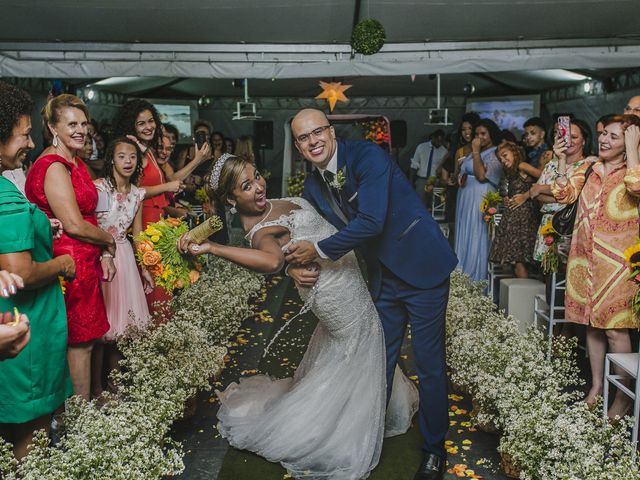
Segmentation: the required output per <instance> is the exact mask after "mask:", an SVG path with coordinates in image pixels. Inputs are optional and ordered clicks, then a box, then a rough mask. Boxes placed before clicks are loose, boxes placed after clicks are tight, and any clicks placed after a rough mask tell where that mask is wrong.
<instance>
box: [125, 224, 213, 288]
mask: <svg viewBox="0 0 640 480" xmlns="http://www.w3.org/2000/svg"><path fill="white" fill-rule="evenodd" d="M188 230H189V227H188V226H187V224H186V223H185V222H183V221H182V220H179V219H177V218H171V217H169V218H165V219H163V220H160V221H158V222H155V223H150V224H149V225H148V226H147V228H146V229H145V230H144V231H143V232H140V234H139V235H137V236H136V237H135V238H134V240H135V242H136V257H137V259H138V262H140V264H141V265H143V266H144V268H146V269H147V270H148V271H149V273H150V274H151V275H153V279H154V281H155V282H156V285H159V286H161V287H162V288H164V289H165V290H166V291H167V292H169V293H173V290H175V289H176V288H185V287H187V286H189V285H192V284H194V283H195V282H196V281H198V278H200V271H201V270H202V266H203V264H204V260H203V259H202V258H201V257H191V256H186V255H181V254H180V252H179V251H178V249H177V247H176V243H177V241H178V239H179V238H180V236H181V235H182V234H183V233H187V231H188Z"/></svg>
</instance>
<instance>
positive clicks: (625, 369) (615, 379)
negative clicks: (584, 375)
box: [602, 353, 640, 459]
mask: <svg viewBox="0 0 640 480" xmlns="http://www.w3.org/2000/svg"><path fill="white" fill-rule="evenodd" d="M611 364H613V366H614V367H617V368H618V371H619V372H620V373H613V372H612V368H611ZM639 378H640V353H607V356H606V357H605V361H604V408H603V413H602V415H603V417H604V418H607V414H608V410H609V384H610V383H612V384H613V385H615V386H616V388H618V390H620V391H621V392H623V393H624V394H625V395H627V396H628V397H630V398H631V399H632V400H633V429H632V430H631V442H632V443H633V445H634V446H636V445H637V443H638V414H639V413H640V382H639V381H638V379H639ZM623 379H634V380H635V382H636V388H635V389H634V390H631V389H630V388H629V387H627V386H626V385H625V384H624V383H622V380H623ZM635 454H636V448H634V449H633V458H634V459H635Z"/></svg>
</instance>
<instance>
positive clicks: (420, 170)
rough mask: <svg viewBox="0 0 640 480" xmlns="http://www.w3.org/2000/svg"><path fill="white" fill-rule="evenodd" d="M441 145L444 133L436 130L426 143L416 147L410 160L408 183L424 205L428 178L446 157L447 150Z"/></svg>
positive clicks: (433, 174) (434, 173)
mask: <svg viewBox="0 0 640 480" xmlns="http://www.w3.org/2000/svg"><path fill="white" fill-rule="evenodd" d="M443 143H444V131H443V130H441V129H438V130H436V131H435V132H433V133H432V134H431V135H429V140H428V141H427V142H424V143H421V144H419V145H418V146H417V147H416V151H415V153H414V154H413V158H411V170H410V171H409V181H410V182H411V185H413V187H414V188H415V191H416V193H417V194H418V197H419V198H420V201H421V202H422V203H423V204H425V205H426V203H427V192H426V191H425V186H426V185H427V181H428V179H429V177H431V176H435V175H436V172H437V171H438V170H439V169H440V167H441V166H442V163H443V162H444V160H445V157H446V155H447V149H446V148H445V147H444V145H443Z"/></svg>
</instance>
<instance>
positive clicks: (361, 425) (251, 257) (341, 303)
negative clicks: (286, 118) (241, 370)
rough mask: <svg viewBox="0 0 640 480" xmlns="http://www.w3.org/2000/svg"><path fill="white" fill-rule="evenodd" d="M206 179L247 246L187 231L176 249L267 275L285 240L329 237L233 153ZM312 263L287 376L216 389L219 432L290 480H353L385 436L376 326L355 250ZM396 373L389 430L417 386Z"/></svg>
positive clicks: (365, 471) (364, 472)
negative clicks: (300, 345)
mask: <svg viewBox="0 0 640 480" xmlns="http://www.w3.org/2000/svg"><path fill="white" fill-rule="evenodd" d="M209 184H210V190H211V191H212V193H213V195H214V197H215V200H216V201H219V202H225V203H227V204H229V205H230V206H231V207H232V210H233V209H235V210H236V211H237V212H238V214H239V216H240V220H241V222H242V225H243V228H244V230H245V232H247V238H248V239H249V241H250V242H251V247H252V249H246V248H239V247H231V246H225V245H219V244H216V243H211V242H205V243H203V244H201V245H196V244H193V243H192V242H191V240H190V239H189V237H188V234H187V235H185V236H183V238H182V239H181V241H180V245H179V246H180V249H181V250H183V251H186V250H189V251H191V252H192V253H194V254H201V253H210V254H213V255H216V256H219V257H223V258H226V259H228V260H230V261H232V262H234V263H237V264H240V265H243V266H245V267H248V268H250V269H252V270H255V271H258V272H262V273H274V272H278V271H279V270H280V269H281V268H282V267H283V264H284V253H283V250H286V248H287V246H288V245H289V244H291V243H292V242H296V241H299V240H310V241H312V242H313V241H318V240H321V239H323V238H326V237H328V236H330V235H332V234H333V233H335V228H334V227H333V226H332V225H331V224H329V223H328V222H327V221H325V220H324V219H323V218H322V217H321V216H320V215H319V214H318V213H317V212H316V210H315V209H314V208H313V207H312V206H311V205H310V204H309V203H308V202H307V201H306V200H303V199H301V198H289V199H279V200H267V198H266V191H265V181H264V179H263V178H262V177H261V175H260V173H259V172H258V170H257V169H256V168H255V166H253V165H252V164H251V163H248V162H246V161H244V160H242V159H240V158H237V157H233V156H230V155H226V154H225V155H223V156H222V157H220V159H219V160H218V161H217V162H216V163H215V165H214V168H213V171H212V174H211V178H210V182H209ZM319 265H320V269H321V272H320V277H319V280H318V282H317V284H316V286H315V287H314V288H313V289H305V288H300V289H299V292H300V296H301V297H302V298H303V299H304V300H305V303H307V304H310V305H311V310H312V311H313V313H314V314H315V315H316V317H317V318H318V320H319V322H318V326H317V327H316V330H315V332H314V333H313V336H312V338H311V340H310V342H309V346H308V348H307V351H306V353H305V355H304V358H303V359H302V361H301V363H300V366H299V367H298V369H297V370H296V372H295V374H294V376H293V378H285V379H274V378H271V377H269V376H267V375H256V376H253V377H249V378H243V379H241V380H240V383H239V384H235V383H233V384H231V385H230V386H229V387H228V388H227V389H226V390H225V391H224V392H217V393H218V397H219V399H220V404H221V407H220V410H219V412H218V420H219V424H218V430H219V431H220V433H221V435H223V436H224V437H225V438H226V439H227V440H228V441H229V443H230V444H231V445H233V446H234V447H236V448H239V449H245V450H250V451H252V452H255V453H257V454H259V455H262V456H263V457H265V458H266V459H267V460H269V461H272V462H280V463H281V464H282V465H283V466H284V467H285V468H286V469H287V471H288V472H289V474H290V475H292V476H293V477H295V478H308V479H318V480H319V479H336V480H338V479H340V480H359V479H363V478H366V477H367V476H368V475H369V472H370V471H371V470H372V469H373V468H374V467H375V466H376V465H377V463H378V460H379V458H380V451H381V448H382V439H383V436H384V434H385V403H386V380H385V378H386V377H385V346H384V338H383V331H382V326H381V324H380V320H379V318H378V314H377V312H376V309H375V306H374V304H373V301H372V300H371V296H370V295H369V292H368V290H367V286H366V284H365V282H364V280H363V278H362V276H361V274H360V270H359V268H358V263H357V260H356V257H355V254H354V253H353V252H352V253H349V254H348V255H345V256H344V257H342V258H341V259H340V260H338V261H336V262H332V261H328V260H327V261H325V260H321V261H320V262H319ZM395 378H396V380H394V385H393V387H394V388H393V394H392V397H391V401H390V404H389V408H388V411H387V416H386V419H387V425H386V432H387V436H390V435H395V434H400V433H404V432H405V431H406V430H407V429H408V428H409V426H410V425H411V418H412V417H413V415H414V413H415V412H416V410H417V407H418V394H417V390H416V387H415V385H413V383H411V382H410V381H409V380H408V379H407V378H406V377H405V376H404V375H402V374H400V372H397V373H396V375H395Z"/></svg>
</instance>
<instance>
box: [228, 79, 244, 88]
mask: <svg viewBox="0 0 640 480" xmlns="http://www.w3.org/2000/svg"><path fill="white" fill-rule="evenodd" d="M231 85H233V86H234V87H235V88H243V87H244V78H237V79H235V80H231Z"/></svg>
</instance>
